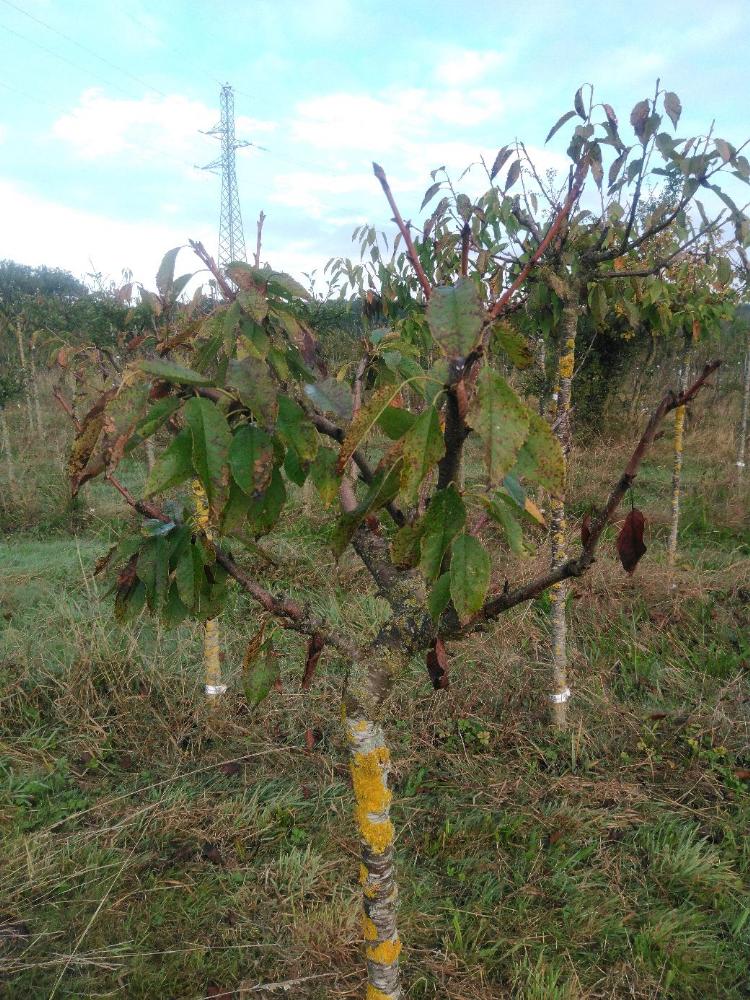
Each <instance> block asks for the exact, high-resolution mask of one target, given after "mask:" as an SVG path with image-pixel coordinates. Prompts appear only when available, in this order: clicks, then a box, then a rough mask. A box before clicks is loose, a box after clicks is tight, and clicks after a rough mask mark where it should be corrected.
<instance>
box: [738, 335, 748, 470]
mask: <svg viewBox="0 0 750 1000" xmlns="http://www.w3.org/2000/svg"><path fill="white" fill-rule="evenodd" d="M749 417H750V331H748V335H747V350H746V351H745V385H744V388H743V391H742V416H741V417H740V441H739V445H738V447H737V468H738V469H739V473H740V478H742V477H743V475H744V473H745V455H746V454H747V424H748V418H749Z"/></svg>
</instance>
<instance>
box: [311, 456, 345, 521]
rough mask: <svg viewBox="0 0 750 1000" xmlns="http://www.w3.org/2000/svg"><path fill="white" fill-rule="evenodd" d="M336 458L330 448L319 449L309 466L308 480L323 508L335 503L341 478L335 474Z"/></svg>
mask: <svg viewBox="0 0 750 1000" xmlns="http://www.w3.org/2000/svg"><path fill="white" fill-rule="evenodd" d="M337 458H338V456H337V454H336V452H335V451H334V450H333V449H332V448H325V447H321V448H318V454H317V455H316V456H315V459H314V461H313V462H312V464H311V465H310V478H311V479H312V481H313V485H314V486H315V489H316V490H317V491H318V493H319V494H320V499H321V500H322V501H323V505H324V506H325V507H330V506H331V504H332V503H333V502H334V501H335V499H336V497H337V496H338V493H339V487H340V485H341V477H340V476H339V475H337V473H336V460H337Z"/></svg>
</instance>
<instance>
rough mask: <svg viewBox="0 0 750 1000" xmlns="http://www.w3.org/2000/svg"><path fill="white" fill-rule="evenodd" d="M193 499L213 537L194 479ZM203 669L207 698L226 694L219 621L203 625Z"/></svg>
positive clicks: (202, 496)
mask: <svg viewBox="0 0 750 1000" xmlns="http://www.w3.org/2000/svg"><path fill="white" fill-rule="evenodd" d="M193 499H194V501H195V520H196V523H197V525H198V527H199V528H202V529H203V531H205V533H206V537H208V538H210V537H211V532H210V525H209V512H208V499H207V497H206V491H205V490H204V489H203V486H202V485H201V483H200V482H199V481H198V480H197V479H194V480H193ZM203 670H204V672H205V691H206V697H207V698H217V697H219V696H220V695H222V694H224V692H225V691H226V689H227V686H226V684H222V683H221V653H220V651H219V621H218V619H217V618H211V619H209V620H208V621H207V622H206V623H205V625H204V626H203Z"/></svg>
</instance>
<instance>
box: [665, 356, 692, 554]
mask: <svg viewBox="0 0 750 1000" xmlns="http://www.w3.org/2000/svg"><path fill="white" fill-rule="evenodd" d="M687 371H688V359H687V354H686V356H685V359H684V360H683V363H682V367H681V369H680V392H683V391H684V390H685V386H686V385H687ZM684 437H685V407H684V406H678V407H677V409H676V410H675V411H674V458H673V462H672V513H671V518H670V525H669V542H668V545H667V562H668V563H669V565H670V566H674V564H675V562H676V561H677V535H678V533H679V530H680V494H681V491H682V458H683V451H684Z"/></svg>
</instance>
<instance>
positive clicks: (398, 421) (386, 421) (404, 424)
mask: <svg viewBox="0 0 750 1000" xmlns="http://www.w3.org/2000/svg"><path fill="white" fill-rule="evenodd" d="M416 419H417V415H416V413H411V412H410V411H409V410H405V409H404V408H403V407H402V406H387V407H386V408H385V409H384V410H383V412H382V413H381V414H380V416H379V417H378V427H379V428H380V429H381V430H382V431H383V433H384V434H385V435H386V436H387V437H389V438H390V439H391V441H398V439H399V438H402V437H403V436H404V434H406V432H407V431H408V430H409V428H410V427H413V426H414V422H415V420H416Z"/></svg>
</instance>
